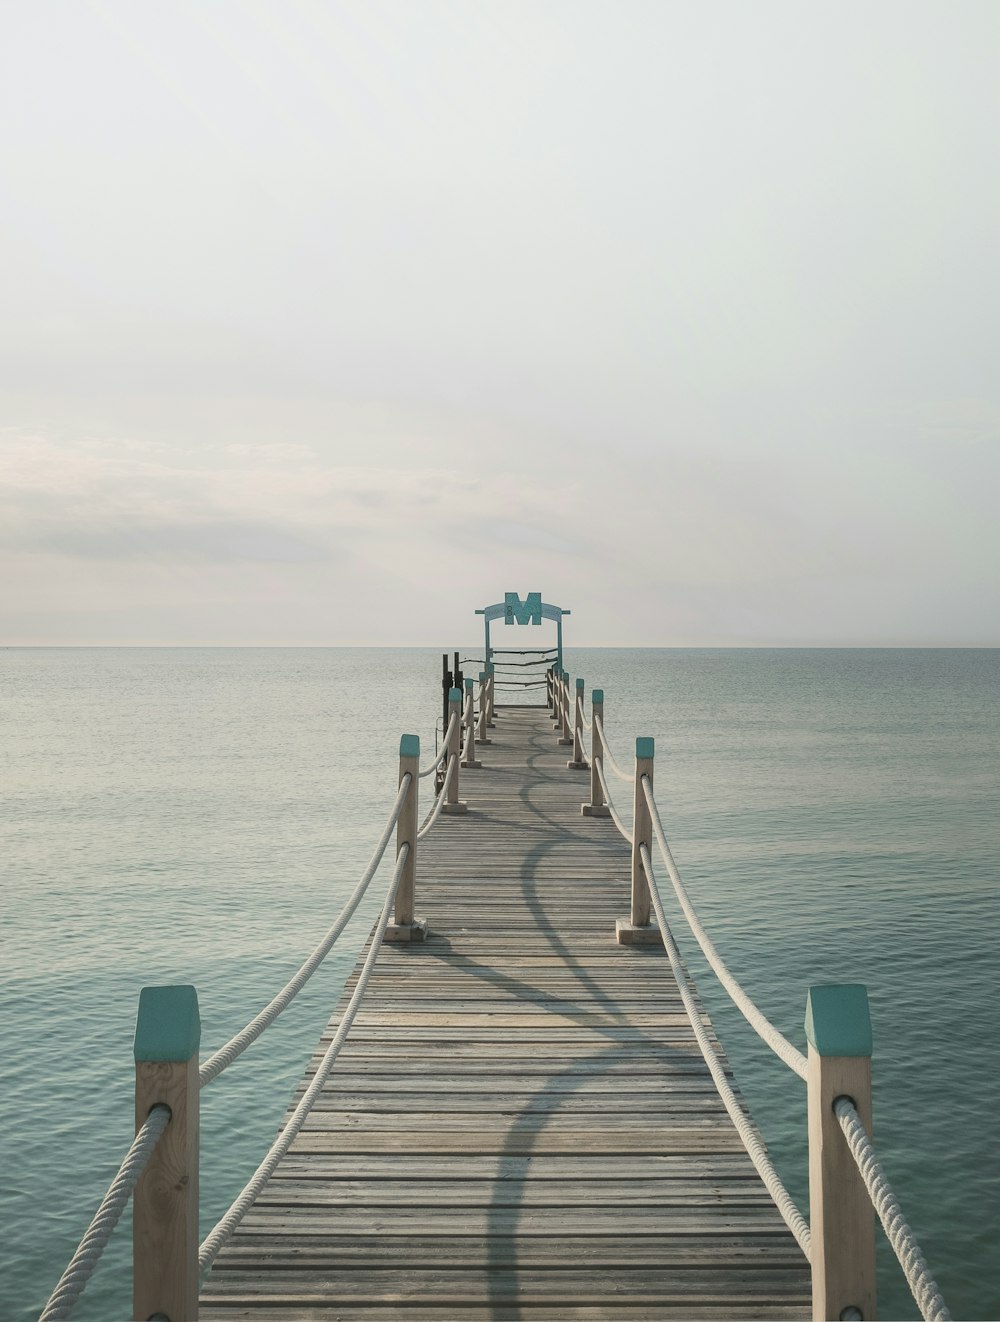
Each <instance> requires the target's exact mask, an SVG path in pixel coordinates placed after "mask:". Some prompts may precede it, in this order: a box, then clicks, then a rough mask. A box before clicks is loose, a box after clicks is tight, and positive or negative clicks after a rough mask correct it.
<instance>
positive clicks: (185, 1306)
mask: <svg viewBox="0 0 1000 1322" xmlns="http://www.w3.org/2000/svg"><path fill="white" fill-rule="evenodd" d="M200 1043H201V1020H200V1018H199V1015H198V994H197V992H196V991H195V989H194V988H193V987H189V986H177V987H143V989H142V991H141V992H140V994H139V1012H138V1015H137V1016H136V1024H135V1046H134V1054H135V1129H136V1133H138V1132H139V1130H140V1129H141V1128H142V1126H143V1125H144V1124H145V1123H146V1117H147V1116H148V1115H149V1113H150V1111H151V1110H152V1109H153V1107H154V1106H157V1105H163V1106H168V1107H169V1108H170V1123H169V1124H168V1125H167V1128H166V1130H165V1131H164V1133H163V1137H162V1138H161V1139H160V1141H159V1143H158V1144H157V1145H156V1148H155V1149H154V1151H153V1155H152V1156H151V1157H150V1159H149V1161H148V1162H147V1164H146V1169H145V1170H144V1171H143V1173H142V1175H141V1176H140V1177H139V1182H138V1184H137V1185H136V1187H135V1193H134V1194H133V1197H132V1316H133V1317H135V1318H152V1317H157V1318H161V1317H162V1318H166V1319H168V1322H197V1319H198V1115H199V1112H198V1099H199V1083H198V1048H199V1046H200Z"/></svg>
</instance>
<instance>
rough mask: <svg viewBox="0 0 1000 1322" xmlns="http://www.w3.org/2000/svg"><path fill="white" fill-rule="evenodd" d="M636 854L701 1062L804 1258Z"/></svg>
mask: <svg viewBox="0 0 1000 1322" xmlns="http://www.w3.org/2000/svg"><path fill="white" fill-rule="evenodd" d="M639 857H640V858H641V859H642V868H643V871H644V872H645V874H646V880H647V882H648V883H649V895H650V899H651V900H652V901H653V908H654V909H655V910H656V921H657V922H658V923H659V925H660V933H661V934H662V936H663V945H664V948H665V949H666V952H667V957H668V958H669V960H670V967H671V968H672V969H673V973H674V978H675V980H676V982H677V987H678V990H679V991H680V994H681V1000H682V1001H683V1002H684V1009H685V1010H686V1011H687V1016H688V1019H690V1021H691V1027H692V1028H693V1029H694V1035H695V1038H696V1039H697V1042H698V1046H699V1047H700V1048H701V1054H702V1055H703V1056H704V1057H705V1064H706V1065H707V1066H708V1068H709V1070H710V1071H711V1074H712V1079H713V1080H714V1082H715V1086H716V1088H717V1089H718V1093H719V1096H720V1097H721V1098H722V1101H723V1104H724V1105H725V1108H726V1110H727V1111H728V1112H729V1118H730V1119H731V1120H732V1122H733V1124H734V1125H735V1126H736V1130H737V1132H738V1134H739V1136H740V1138H741V1139H742V1140H743V1146H744V1147H745V1148H746V1150H747V1153H748V1154H749V1156H750V1160H751V1161H752V1162H753V1164H754V1166H755V1167H756V1169H757V1173H758V1175H759V1176H760V1178H761V1179H762V1180H763V1181H764V1186H765V1188H766V1189H767V1191H768V1193H769V1194H770V1195H771V1197H772V1198H773V1199H774V1202H775V1205H776V1207H777V1209H778V1211H779V1212H780V1213H781V1216H782V1219H783V1220H784V1222H785V1225H787V1226H788V1229H789V1230H790V1231H791V1232H792V1234H793V1235H794V1236H795V1238H796V1240H797V1242H798V1245H799V1248H800V1249H801V1250H802V1252H803V1253H804V1254H805V1255H806V1257H807V1258H808V1257H809V1256H810V1235H809V1226H808V1225H807V1223H806V1219H805V1217H804V1216H803V1215H802V1213H801V1212H800V1211H799V1209H798V1208H797V1207H796V1206H795V1203H794V1202H793V1201H792V1198H791V1195H790V1194H789V1192H788V1190H787V1189H786V1188H785V1186H784V1185H783V1184H782V1182H781V1178H780V1176H779V1175H778V1172H777V1171H776V1170H775V1169H774V1167H773V1166H772V1164H771V1160H770V1158H769V1157H768V1155H767V1151H766V1149H765V1147H764V1144H763V1143H762V1141H761V1139H760V1137H759V1135H758V1134H757V1131H756V1130H755V1129H754V1127H753V1125H752V1124H751V1123H750V1121H749V1119H748V1118H747V1116H746V1115H745V1114H744V1112H743V1109H742V1107H741V1106H740V1104H739V1102H738V1101H737V1099H736V1094H735V1093H734V1092H733V1090H732V1088H731V1087H730V1084H729V1080H728V1079H727V1078H726V1073H725V1070H724V1069H723V1068H722V1064H721V1062H720V1061H719V1058H718V1056H717V1055H716V1054H715V1051H714V1050H713V1049H712V1044H711V1042H710V1041H709V1039H708V1034H707V1033H706V1032H705V1028H704V1025H703V1024H702V1022H701V1014H700V1013H699V1010H698V1006H697V1005H696V1004H695V1001H694V997H693V996H692V995H691V991H690V989H689V987H688V981H687V969H686V968H685V967H684V961H683V960H682V959H681V956H680V951H679V950H678V949H677V945H676V943H675V942H674V938H673V934H672V933H671V931H670V928H669V927H668V926H667V916H666V914H665V913H664V911H663V901H662V900H661V899H660V892H659V889H658V887H657V885H656V878H655V877H654V876H653V862H652V859H651V858H650V857H649V850H648V849H647V848H646V846H645V844H641V845H640V846H639Z"/></svg>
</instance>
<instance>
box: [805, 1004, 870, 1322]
mask: <svg viewBox="0 0 1000 1322" xmlns="http://www.w3.org/2000/svg"><path fill="white" fill-rule="evenodd" d="M806 1037H807V1038H808V1040H809V1064H808V1073H807V1078H806V1084H807V1092H808V1107H809V1222H810V1228H811V1231H812V1261H811V1267H812V1307H813V1311H812V1315H813V1319H814V1322H824V1320H825V1319H839V1318H842V1317H843V1316H844V1315H845V1311H846V1310H848V1309H851V1308H856V1309H857V1310H858V1311H859V1312H860V1314H861V1316H862V1317H863V1318H864V1319H865V1322H868V1320H869V1319H871V1318H874V1317H875V1212H874V1209H873V1208H872V1204H871V1199H870V1198H869V1197H868V1191H867V1189H866V1188H865V1185H864V1181H863V1180H862V1178H861V1174H860V1172H859V1170H858V1168H857V1164H856V1163H855V1161H854V1158H853V1157H852V1155H851V1151H850V1148H849V1147H848V1146H847V1139H846V1138H845V1137H844V1132H843V1130H842V1129H841V1128H840V1123H839V1121H838V1120H837V1117H836V1115H835V1114H834V1110H833V1104H834V1102H835V1101H836V1100H837V1098H838V1097H842V1096H843V1097H850V1098H851V1100H852V1101H853V1102H854V1106H855V1108H856V1110H857V1112H858V1115H859V1116H860V1117H861V1123H862V1124H863V1125H864V1127H865V1129H866V1130H867V1131H868V1133H869V1134H870V1133H871V1130H872V1094H871V1055H872V1026H871V1017H870V1015H869V1012H868V993H867V991H866V990H865V988H864V987H863V986H860V985H859V984H856V983H855V984H845V985H840V986H821V987H810V989H809V997H808V1001H807V1003H806Z"/></svg>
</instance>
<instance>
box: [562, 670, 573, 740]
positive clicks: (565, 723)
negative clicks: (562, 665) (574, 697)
mask: <svg viewBox="0 0 1000 1322" xmlns="http://www.w3.org/2000/svg"><path fill="white" fill-rule="evenodd" d="M560 688H561V690H562V695H561V701H560V704H559V719H560V729H561V733H560V735H559V742H560V744H571V743H572V742H573V736H572V735H571V734H570V730H569V721H570V715H569V713H570V696H569V671H568V670H564V671H563V673H562V683H561V685H560Z"/></svg>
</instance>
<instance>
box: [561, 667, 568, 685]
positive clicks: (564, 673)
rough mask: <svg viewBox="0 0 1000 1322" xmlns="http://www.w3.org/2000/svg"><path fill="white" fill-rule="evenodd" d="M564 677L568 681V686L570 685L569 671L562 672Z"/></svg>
mask: <svg viewBox="0 0 1000 1322" xmlns="http://www.w3.org/2000/svg"><path fill="white" fill-rule="evenodd" d="M562 677H563V679H564V680H565V681H566V683H567V684H568V683H569V671H568V670H564V671H563V672H562Z"/></svg>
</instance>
